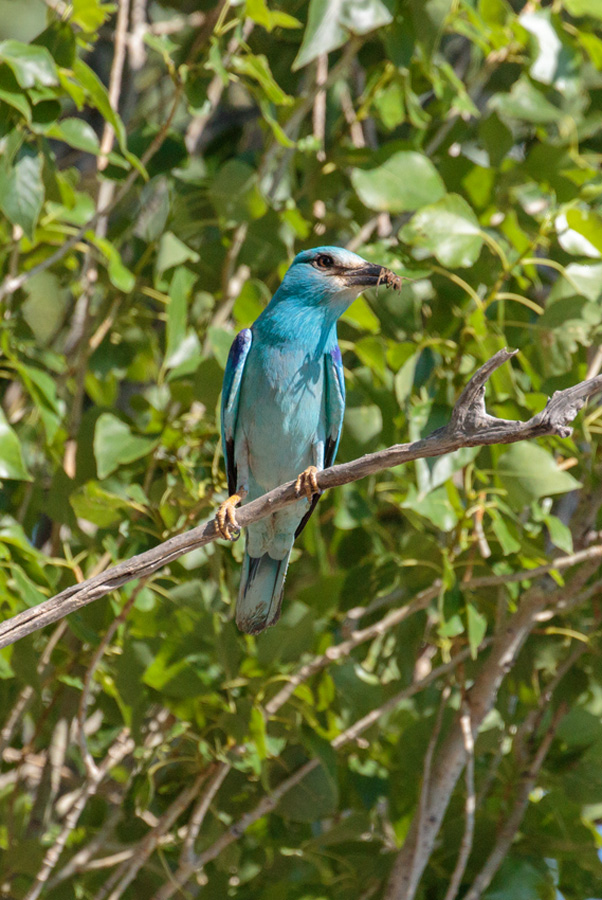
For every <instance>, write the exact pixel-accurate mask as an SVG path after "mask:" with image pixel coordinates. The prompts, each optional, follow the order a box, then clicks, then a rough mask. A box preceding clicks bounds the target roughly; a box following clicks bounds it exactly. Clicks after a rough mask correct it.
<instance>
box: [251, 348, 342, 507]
mask: <svg viewBox="0 0 602 900" xmlns="http://www.w3.org/2000/svg"><path fill="white" fill-rule="evenodd" d="M324 421H325V413H324V356H323V355H322V354H313V355H312V354H311V353H310V352H307V351H304V350H302V349H301V348H299V347H291V346H287V345H280V346H276V347H259V348H258V347H256V345H253V346H252V348H251V351H250V353H249V357H248V359H247V363H246V365H245V372H244V377H243V382H242V387H241V398H240V407H239V414H238V427H239V428H240V429H241V430H242V432H243V434H244V438H245V439H246V443H247V447H248V450H249V467H250V469H251V473H252V475H253V478H254V479H255V480H256V481H257V482H258V484H260V485H261V486H262V487H263V488H264V489H265V490H269V489H270V488H272V487H276V486H277V485H278V484H281V483H282V482H283V481H288V480H290V479H292V478H293V477H295V476H296V475H297V474H298V473H299V472H300V471H302V469H304V468H306V467H307V466H308V465H311V463H312V462H313V445H314V442H315V441H316V440H323V439H324ZM236 442H237V443H238V437H237V441H236Z"/></svg>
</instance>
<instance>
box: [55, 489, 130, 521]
mask: <svg viewBox="0 0 602 900" xmlns="http://www.w3.org/2000/svg"><path fill="white" fill-rule="evenodd" d="M69 502H70V504H71V507H72V508H73V512H74V513H75V515H76V516H77V517H78V518H79V519H85V520H86V521H87V522H93V523H94V525H98V527H99V528H109V527H110V526H111V525H116V524H117V523H118V522H121V521H123V518H124V510H127V509H128V508H130V507H131V505H132V504H130V503H128V502H127V500H124V499H123V498H122V497H118V496H117V495H116V494H111V493H109V491H105V490H104V489H103V488H102V487H101V486H100V485H99V484H98V483H97V482H95V481H89V482H88V483H87V484H85V485H84V486H83V488H81V489H80V490H79V491H78V492H77V493H76V494H72V495H71V497H70V498H69Z"/></svg>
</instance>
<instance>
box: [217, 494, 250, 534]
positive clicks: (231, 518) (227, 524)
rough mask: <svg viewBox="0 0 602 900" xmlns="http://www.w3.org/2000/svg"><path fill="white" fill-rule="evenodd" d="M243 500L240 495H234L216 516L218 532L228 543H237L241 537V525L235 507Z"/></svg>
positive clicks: (226, 501) (223, 504) (225, 502)
mask: <svg viewBox="0 0 602 900" xmlns="http://www.w3.org/2000/svg"><path fill="white" fill-rule="evenodd" d="M243 499H244V498H243V497H242V496H241V495H240V494H232V496H230V497H228V499H227V500H224V502H223V503H222V504H221V506H220V508H219V509H218V511H217V512H216V514H215V522H216V525H217V530H218V531H219V533H220V534H221V536H222V537H223V538H224V539H225V540H226V541H237V540H238V538H239V537H240V525H239V524H238V522H237V521H236V513H235V511H234V507H235V506H236V504H237V503H240V501H241V500H243Z"/></svg>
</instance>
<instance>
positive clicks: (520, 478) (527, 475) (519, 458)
mask: <svg viewBox="0 0 602 900" xmlns="http://www.w3.org/2000/svg"><path fill="white" fill-rule="evenodd" d="M497 474H498V476H499V479H500V481H501V482H502V485H503V486H504V487H505V489H506V491H507V492H508V499H509V501H510V503H511V504H512V505H513V506H514V508H515V509H521V508H522V507H524V506H526V505H527V504H529V503H531V501H532V500H538V499H539V498H540V497H550V496H552V495H553V494H565V493H567V491H573V490H576V488H579V487H581V483H580V482H579V481H577V479H576V478H573V476H572V475H569V473H568V472H563V471H562V469H559V468H558V465H557V463H556V460H555V459H554V457H553V456H552V454H551V453H548V451H547V450H544V449H543V447H538V446H537V445H536V444H527V443H520V444H513V445H512V446H511V447H510V449H509V450H507V451H506V452H505V453H504V454H503V455H502V456H501V457H500V460H499V463H498V466H497Z"/></svg>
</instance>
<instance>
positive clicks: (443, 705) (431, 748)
mask: <svg viewBox="0 0 602 900" xmlns="http://www.w3.org/2000/svg"><path fill="white" fill-rule="evenodd" d="M450 694H451V687H450V686H449V684H446V685H445V687H444V689H443V691H442V692H441V700H440V702H439V708H438V710H437V715H436V717H435V724H434V725H433V730H432V732H431V736H430V738H429V742H428V745H427V748H426V753H425V755H424V763H423V766H422V787H421V788H420V797H419V800H418V826H417V827H418V843H419V844H420V842H421V840H422V834H423V832H424V831H425V828H426V817H427V809H428V795H429V791H430V788H431V773H432V767H433V756H434V755H435V748H436V746H437V742H438V740H439V735H440V734H441V726H442V725H443V714H444V713H445V710H446V709H447V701H448V700H449V697H450ZM419 877H420V874H419V873H418V875H416V874H415V873H414V872H413V871H412V870H410V871H409V872H408V881H409V883H410V884H411V885H415V883H416V879H417V878H419Z"/></svg>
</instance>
